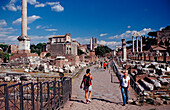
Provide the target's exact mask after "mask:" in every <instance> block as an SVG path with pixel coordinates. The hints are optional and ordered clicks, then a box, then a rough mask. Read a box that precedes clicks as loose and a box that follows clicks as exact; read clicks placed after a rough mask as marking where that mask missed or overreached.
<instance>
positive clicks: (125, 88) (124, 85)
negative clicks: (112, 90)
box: [119, 71, 130, 106]
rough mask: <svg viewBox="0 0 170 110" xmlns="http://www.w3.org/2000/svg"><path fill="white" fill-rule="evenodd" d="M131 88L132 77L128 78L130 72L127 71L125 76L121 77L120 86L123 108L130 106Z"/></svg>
mask: <svg viewBox="0 0 170 110" xmlns="http://www.w3.org/2000/svg"><path fill="white" fill-rule="evenodd" d="M129 87H130V77H129V76H128V72H127V71H125V72H124V76H122V77H121V80H120V86H119V88H120V89H121V92H122V98H123V106H125V105H126V104H128V98H129V97H128V93H129Z"/></svg>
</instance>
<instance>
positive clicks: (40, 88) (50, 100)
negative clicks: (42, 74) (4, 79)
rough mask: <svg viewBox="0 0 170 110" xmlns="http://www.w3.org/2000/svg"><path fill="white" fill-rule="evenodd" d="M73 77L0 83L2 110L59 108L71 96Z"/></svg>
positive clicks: (0, 104)
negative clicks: (25, 82) (7, 83)
mask: <svg viewBox="0 0 170 110" xmlns="http://www.w3.org/2000/svg"><path fill="white" fill-rule="evenodd" d="M71 93H72V78H65V79H63V80H58V81H56V80H53V81H49V82H37V83H32V82H30V83H27V84H22V83H18V84H14V85H10V86H7V85H6V84H1V85H0V110H57V109H60V108H61V107H63V106H64V104H65V103H66V101H67V100H68V99H69V98H70V97H71Z"/></svg>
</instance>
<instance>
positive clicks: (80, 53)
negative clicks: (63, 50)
mask: <svg viewBox="0 0 170 110" xmlns="http://www.w3.org/2000/svg"><path fill="white" fill-rule="evenodd" d="M77 54H78V56H80V55H82V54H85V53H84V52H83V51H82V50H81V49H77Z"/></svg>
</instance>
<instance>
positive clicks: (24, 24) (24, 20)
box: [22, 0, 27, 36]
mask: <svg viewBox="0 0 170 110" xmlns="http://www.w3.org/2000/svg"><path fill="white" fill-rule="evenodd" d="M22 35H24V36H27V0H22Z"/></svg>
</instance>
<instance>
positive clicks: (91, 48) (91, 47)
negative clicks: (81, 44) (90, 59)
mask: <svg viewBox="0 0 170 110" xmlns="http://www.w3.org/2000/svg"><path fill="white" fill-rule="evenodd" d="M92 50H93V46H92V39H90V51H92Z"/></svg>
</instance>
